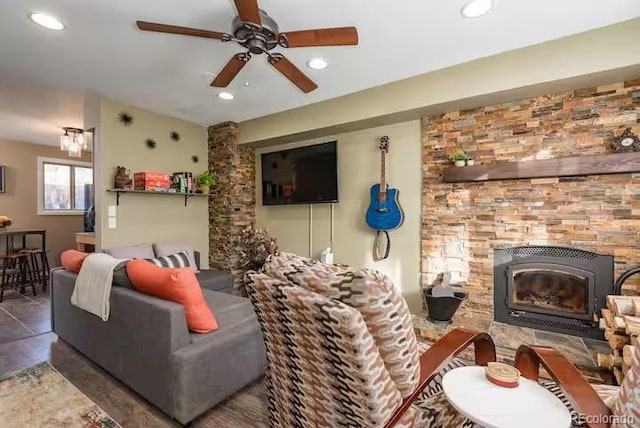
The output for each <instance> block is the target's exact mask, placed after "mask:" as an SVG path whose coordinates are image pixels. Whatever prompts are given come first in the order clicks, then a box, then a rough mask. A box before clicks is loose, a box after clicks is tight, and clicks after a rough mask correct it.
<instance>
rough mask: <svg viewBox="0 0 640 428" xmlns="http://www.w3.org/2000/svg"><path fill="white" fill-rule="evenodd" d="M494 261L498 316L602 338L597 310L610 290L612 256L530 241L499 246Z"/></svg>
mask: <svg viewBox="0 0 640 428" xmlns="http://www.w3.org/2000/svg"><path fill="white" fill-rule="evenodd" d="M493 265H494V269H493V270H494V273H493V278H494V285H493V292H494V306H495V307H494V316H495V320H496V321H500V322H504V323H507V324H513V325H518V326H522V327H531V328H536V329H540V330H547V331H553V332H556V333H565V334H572V335H576V336H581V337H587V338H592V339H600V338H602V332H601V331H600V330H599V329H598V323H597V320H598V316H599V312H598V311H599V309H601V308H603V307H604V306H605V298H606V296H607V294H611V293H612V288H613V257H612V256H608V255H601V254H596V253H593V252H590V251H583V250H579V249H575V248H565V247H553V246H536V247H531V246H526V247H513V248H505V249H496V250H495V251H494V263H493Z"/></svg>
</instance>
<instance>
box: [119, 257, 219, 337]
mask: <svg viewBox="0 0 640 428" xmlns="http://www.w3.org/2000/svg"><path fill="white" fill-rule="evenodd" d="M127 275H128V276H129V279H130V280H131V283H132V284H133V288H135V289H136V290H138V291H140V292H141V293H144V294H149V295H151V296H155V297H159V298H161V299H165V300H171V301H173V302H176V303H180V304H181V305H182V306H184V312H185V314H186V315H187V326H188V327H189V330H191V331H193V332H195V333H209V332H210V331H214V330H217V329H218V321H216V318H215V317H214V316H213V313H211V309H209V306H207V302H205V300H204V296H203V295H202V289H201V288H200V284H199V283H198V280H197V279H196V275H195V274H194V273H193V269H191V268H190V267H187V268H162V267H158V266H156V265H154V264H153V263H149V262H148V261H146V260H142V259H137V260H131V261H129V262H128V263H127Z"/></svg>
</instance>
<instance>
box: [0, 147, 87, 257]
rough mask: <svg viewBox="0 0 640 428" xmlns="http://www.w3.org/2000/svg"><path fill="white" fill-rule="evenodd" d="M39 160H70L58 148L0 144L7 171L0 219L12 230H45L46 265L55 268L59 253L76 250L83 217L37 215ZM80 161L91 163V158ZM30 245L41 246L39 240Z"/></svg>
mask: <svg viewBox="0 0 640 428" xmlns="http://www.w3.org/2000/svg"><path fill="white" fill-rule="evenodd" d="M85 153H87V152H85ZM39 156H42V157H50V158H56V159H70V158H69V157H68V156H66V153H65V152H61V151H60V149H59V148H57V147H52V146H44V145H41V144H31V143H26V142H22V141H8V140H0V164H1V165H5V166H6V168H7V169H6V192H5V193H0V215H6V216H9V217H10V218H11V219H12V220H13V222H14V223H13V225H11V227H10V228H11V229H45V230H46V231H47V248H48V249H49V250H50V253H49V261H50V263H51V264H52V265H58V263H59V260H60V253H61V252H62V251H64V250H66V249H69V248H75V235H74V233H76V232H82V231H83V227H84V218H83V216H82V215H38V157H39ZM74 160H78V159H77V158H74ZM82 160H84V161H88V162H90V161H91V158H90V155H85V157H84V158H83V159H82ZM29 242H30V243H32V244H33V245H40V241H39V239H38V238H36V239H34V240H33V242H32V241H29ZM0 245H1V247H0V251H4V250H3V249H4V241H2V242H1V243H0Z"/></svg>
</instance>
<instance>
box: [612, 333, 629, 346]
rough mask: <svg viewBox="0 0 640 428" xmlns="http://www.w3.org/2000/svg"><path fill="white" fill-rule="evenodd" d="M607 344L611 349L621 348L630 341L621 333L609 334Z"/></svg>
mask: <svg viewBox="0 0 640 428" xmlns="http://www.w3.org/2000/svg"><path fill="white" fill-rule="evenodd" d="M607 341H608V342H609V346H610V347H611V349H620V350H621V349H622V348H624V345H628V344H629V343H630V340H629V336H623V335H621V334H611V335H610V336H609V339H608V340H607Z"/></svg>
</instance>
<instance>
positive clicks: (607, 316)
mask: <svg viewBox="0 0 640 428" xmlns="http://www.w3.org/2000/svg"><path fill="white" fill-rule="evenodd" d="M601 312H602V318H604V321H605V322H606V323H607V327H608V328H610V329H613V328H615V322H614V320H613V318H614V316H613V312H612V311H611V310H610V309H604V308H603V309H602V311H601Z"/></svg>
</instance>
